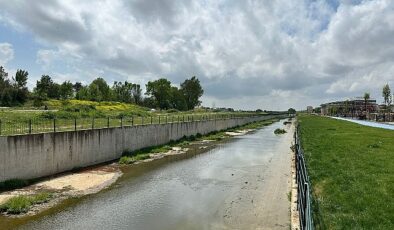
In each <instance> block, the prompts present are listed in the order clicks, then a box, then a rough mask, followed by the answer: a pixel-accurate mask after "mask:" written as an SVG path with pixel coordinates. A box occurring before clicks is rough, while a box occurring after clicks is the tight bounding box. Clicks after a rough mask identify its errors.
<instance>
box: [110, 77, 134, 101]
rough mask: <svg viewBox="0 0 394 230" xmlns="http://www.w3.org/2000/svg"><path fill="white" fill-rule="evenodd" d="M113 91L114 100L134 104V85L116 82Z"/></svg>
mask: <svg viewBox="0 0 394 230" xmlns="http://www.w3.org/2000/svg"><path fill="white" fill-rule="evenodd" d="M112 91H113V94H114V99H115V100H116V101H119V102H126V103H131V102H133V84H132V83H129V82H127V81H125V82H124V83H122V82H117V81H115V82H114V85H113V86H112Z"/></svg>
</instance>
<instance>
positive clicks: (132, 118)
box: [131, 116, 134, 126]
mask: <svg viewBox="0 0 394 230" xmlns="http://www.w3.org/2000/svg"><path fill="white" fill-rule="evenodd" d="M131 126H134V116H131Z"/></svg>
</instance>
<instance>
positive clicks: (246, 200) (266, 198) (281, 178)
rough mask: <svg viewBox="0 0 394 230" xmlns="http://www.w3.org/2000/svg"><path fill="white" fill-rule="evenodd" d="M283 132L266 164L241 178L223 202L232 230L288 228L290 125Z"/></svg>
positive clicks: (292, 130) (291, 128)
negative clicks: (235, 191) (231, 194)
mask: <svg viewBox="0 0 394 230" xmlns="http://www.w3.org/2000/svg"><path fill="white" fill-rule="evenodd" d="M286 131H287V133H286V134H284V138H283V141H282V142H281V143H280V144H279V145H278V146H277V151H276V152H275V154H273V155H272V157H271V158H270V159H269V164H268V165H267V166H266V167H265V168H264V169H262V167H261V166H258V167H254V168H253V169H252V170H253V172H254V173H253V174H252V175H253V176H252V177H249V178H244V181H245V182H243V183H244V185H243V187H242V189H241V190H240V191H239V192H237V193H235V194H234V195H233V196H232V197H230V199H228V200H227V201H226V204H225V206H226V207H227V208H226V209H225V210H226V211H225V213H224V215H223V216H224V222H225V223H226V225H228V226H232V227H233V228H234V229H246V228H247V229H289V226H290V201H289V197H288V196H289V192H290V188H291V156H292V155H291V154H292V152H291V149H290V147H291V143H292V140H293V133H294V125H293V124H292V125H287V126H286Z"/></svg>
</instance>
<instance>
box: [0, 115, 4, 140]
mask: <svg viewBox="0 0 394 230" xmlns="http://www.w3.org/2000/svg"><path fill="white" fill-rule="evenodd" d="M2 128H3V125H2V121H1V119H0V136H1V130H2Z"/></svg>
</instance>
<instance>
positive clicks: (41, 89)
mask: <svg viewBox="0 0 394 230" xmlns="http://www.w3.org/2000/svg"><path fill="white" fill-rule="evenodd" d="M34 92H35V93H36V94H37V95H38V96H39V97H40V98H41V99H47V98H52V99H59V98H60V97H59V96H60V85H59V84H57V83H55V82H53V80H52V78H51V77H50V76H48V75H42V76H41V79H40V80H38V81H37V83H36V87H35V89H34Z"/></svg>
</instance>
